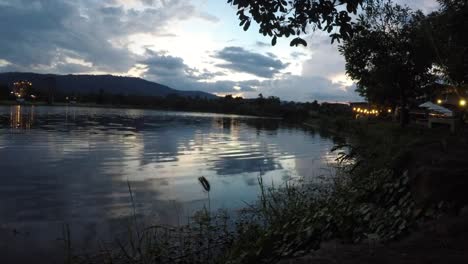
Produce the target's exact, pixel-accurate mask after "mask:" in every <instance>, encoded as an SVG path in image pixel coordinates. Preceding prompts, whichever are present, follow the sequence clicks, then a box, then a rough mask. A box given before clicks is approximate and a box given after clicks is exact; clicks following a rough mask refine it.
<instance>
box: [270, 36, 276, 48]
mask: <svg viewBox="0 0 468 264" xmlns="http://www.w3.org/2000/svg"><path fill="white" fill-rule="evenodd" d="M271 45H272V46H275V45H276V36H274V37H273V39H272V40H271Z"/></svg>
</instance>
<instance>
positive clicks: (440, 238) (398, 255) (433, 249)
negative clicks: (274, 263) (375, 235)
mask: <svg viewBox="0 0 468 264" xmlns="http://www.w3.org/2000/svg"><path fill="white" fill-rule="evenodd" d="M467 209H468V208H465V210H464V211H465V212H464V213H463V215H462V216H457V217H443V218H442V219H439V220H438V221H436V222H432V223H428V224H427V225H426V226H424V227H422V228H421V229H422V230H421V231H418V232H415V233H414V234H411V235H409V236H408V237H406V238H405V239H403V240H401V241H398V242H392V243H389V244H385V245H382V244H379V243H378V242H376V241H372V240H370V241H366V242H365V243H362V244H358V245H350V244H343V243H340V242H338V241H330V242H327V243H324V244H323V245H322V247H321V249H319V250H318V251H315V252H313V253H311V254H309V255H307V256H304V257H300V258H295V259H288V260H283V261H281V262H280V263H281V264H293V263H297V264H306V263H314V264H331V263H340V264H367V263H369V264H371V263H372V264H377V263H378V264H386V263H388V264H396V263H398V264H400V263H404V264H413V263H418V264H419V263H421V264H436V263H437V264H439V263H440V264H442V263H450V264H452V263H454V264H455V263H456V264H458V263H460V264H462V263H463V264H466V263H468V210H467Z"/></svg>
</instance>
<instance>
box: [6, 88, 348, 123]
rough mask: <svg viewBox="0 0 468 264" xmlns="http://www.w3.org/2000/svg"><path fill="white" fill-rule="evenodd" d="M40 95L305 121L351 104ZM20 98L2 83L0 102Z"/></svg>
mask: <svg viewBox="0 0 468 264" xmlns="http://www.w3.org/2000/svg"><path fill="white" fill-rule="evenodd" d="M32 92H33V93H35V94H36V97H37V99H36V100H37V101H42V102H50V98H51V97H53V98H54V102H55V103H70V104H74V103H77V104H97V105H104V106H105V105H108V106H116V107H137V108H151V109H158V110H175V111H198V112H211V113H227V114H239V115H254V116H269V117H281V118H284V119H285V120H289V121H294V122H296V121H302V120H305V119H306V118H308V117H310V115H311V114H312V115H317V114H348V113H349V109H350V108H349V106H347V105H344V104H327V103H322V104H319V103H318V102H317V101H313V102H304V103H302V102H292V101H289V102H288V101H281V100H280V98H279V97H275V96H269V97H264V96H263V95H262V94H259V95H258V97H257V98H253V99H245V98H242V97H234V96H232V95H226V96H224V97H218V98H216V99H210V98H205V97H187V96H181V95H178V94H169V95H167V96H147V95H124V94H111V93H106V92H105V91H104V90H100V91H99V92H98V93H97V94H95V93H93V94H77V93H71V94H67V93H63V92H57V91H54V92H53V93H54V94H53V96H51V95H50V93H51V91H50V90H46V91H43V92H41V91H34V89H33V91H32ZM2 100H16V98H15V97H14V96H13V95H11V94H10V89H9V87H8V86H5V85H4V86H0V101H2Z"/></svg>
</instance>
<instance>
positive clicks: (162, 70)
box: [139, 50, 259, 93]
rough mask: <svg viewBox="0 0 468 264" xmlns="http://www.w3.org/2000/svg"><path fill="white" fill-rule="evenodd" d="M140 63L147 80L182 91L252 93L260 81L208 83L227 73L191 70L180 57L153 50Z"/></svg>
mask: <svg viewBox="0 0 468 264" xmlns="http://www.w3.org/2000/svg"><path fill="white" fill-rule="evenodd" d="M139 63H140V64H143V65H145V69H146V72H145V74H144V77H145V78H147V79H149V80H152V81H156V82H159V83H162V84H165V85H168V86H170V87H173V88H175V89H180V90H201V91H205V92H210V93H238V92H250V91H254V90H255V89H254V88H252V86H254V85H255V84H258V83H259V82H258V81H251V82H234V81H216V82H208V81H207V80H210V79H213V78H215V77H219V76H224V75H225V73H223V72H219V71H217V72H210V71H208V70H207V69H202V70H199V69H196V68H191V67H189V66H188V65H186V64H185V63H184V60H183V59H182V58H180V57H174V56H170V55H165V54H164V53H158V52H155V51H151V50H147V52H146V58H145V59H144V60H141V61H140V62H139ZM234 87H240V88H241V89H240V90H236V89H235V88H234Z"/></svg>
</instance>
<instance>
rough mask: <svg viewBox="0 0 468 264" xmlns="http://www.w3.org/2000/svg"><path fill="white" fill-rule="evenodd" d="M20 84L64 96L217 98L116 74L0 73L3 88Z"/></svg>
mask: <svg viewBox="0 0 468 264" xmlns="http://www.w3.org/2000/svg"><path fill="white" fill-rule="evenodd" d="M16 81H29V82H32V83H33V89H34V90H36V91H40V92H46V91H47V90H48V89H49V88H50V87H51V86H53V87H54V89H55V91H56V92H58V93H61V94H76V95H79V94H81V95H84V94H98V93H100V92H101V90H102V91H103V92H104V93H106V94H114V95H137V96H167V95H169V94H177V95H179V96H184V97H189V96H190V97H201V98H210V99H211V98H216V96H215V95H213V94H210V93H205V92H200V91H181V90H176V89H172V88H170V87H167V86H165V85H162V84H159V83H155V82H149V81H146V80H143V79H141V78H135V77H121V76H113V75H55V74H37V73H20V72H8V73H0V86H7V85H8V86H11V85H12V84H13V83H14V82H16Z"/></svg>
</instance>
